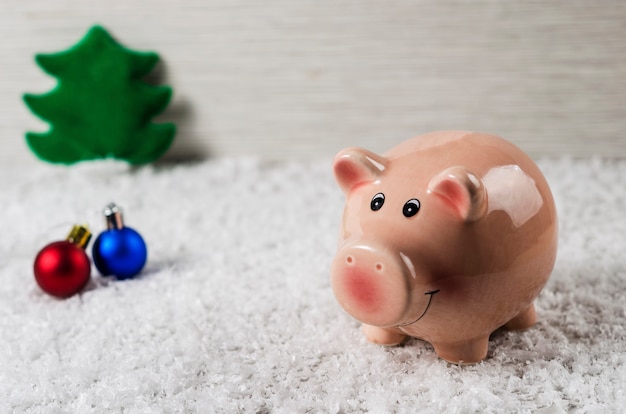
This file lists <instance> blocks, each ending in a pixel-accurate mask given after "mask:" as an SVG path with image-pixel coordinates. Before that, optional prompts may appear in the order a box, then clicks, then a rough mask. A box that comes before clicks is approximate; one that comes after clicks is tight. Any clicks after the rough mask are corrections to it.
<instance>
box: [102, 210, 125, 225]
mask: <svg viewBox="0 0 626 414" xmlns="http://www.w3.org/2000/svg"><path fill="white" fill-rule="evenodd" d="M103 213H104V217H105V219H106V223H107V230H120V229H123V228H124V218H123V216H122V209H121V208H119V207H118V206H117V205H116V204H115V203H109V205H108V206H106V207H105V208H104V211H103Z"/></svg>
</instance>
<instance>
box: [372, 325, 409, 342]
mask: <svg viewBox="0 0 626 414" xmlns="http://www.w3.org/2000/svg"><path fill="white" fill-rule="evenodd" d="M361 331H363V334H364V335H365V338H366V339H367V340H368V341H369V342H372V343H374V344H378V345H386V346H393V345H399V344H401V343H403V342H404V341H406V339H407V338H408V336H407V335H406V334H405V333H404V332H402V331H401V330H400V329H398V328H381V327H378V326H372V325H367V324H365V323H364V324H363V326H362V327H361Z"/></svg>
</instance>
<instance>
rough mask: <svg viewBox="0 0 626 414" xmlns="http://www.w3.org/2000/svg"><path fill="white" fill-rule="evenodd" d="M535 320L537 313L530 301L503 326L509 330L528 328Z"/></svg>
mask: <svg viewBox="0 0 626 414" xmlns="http://www.w3.org/2000/svg"><path fill="white" fill-rule="evenodd" d="M535 322H537V314H536V313H535V305H534V304H532V303H531V304H530V306H529V307H527V308H526V309H524V310H523V311H521V312H520V313H518V314H517V315H516V316H515V317H514V318H513V319H511V320H510V321H508V322H507V323H505V324H504V326H503V328H504V329H508V330H510V331H519V330H522V329H528V328H530V327H531V326H533V325H534V324H535Z"/></svg>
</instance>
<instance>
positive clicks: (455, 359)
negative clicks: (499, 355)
mask: <svg viewBox="0 0 626 414" xmlns="http://www.w3.org/2000/svg"><path fill="white" fill-rule="evenodd" d="M432 345H433V347H434V348H435V352H436V353H437V355H439V358H441V359H443V360H445V361H448V362H450V363H453V364H475V363H477V362H480V361H482V360H483V359H485V357H487V351H488V349H489V336H485V337H482V338H476V339H470V340H467V341H464V342H461V343H456V344H446V343H433V344H432Z"/></svg>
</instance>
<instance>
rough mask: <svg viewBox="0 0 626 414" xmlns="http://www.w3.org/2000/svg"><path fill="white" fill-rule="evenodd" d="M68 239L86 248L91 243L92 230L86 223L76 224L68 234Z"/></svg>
mask: <svg viewBox="0 0 626 414" xmlns="http://www.w3.org/2000/svg"><path fill="white" fill-rule="evenodd" d="M66 240H67V241H68V242H70V243H72V244H75V245H77V246H78V247H80V248H81V249H84V248H85V247H87V245H88V244H89V240H91V232H90V231H89V228H88V227H87V225H86V224H82V225H75V226H74V227H72V230H71V231H70V234H68V235H67V238H66Z"/></svg>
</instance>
